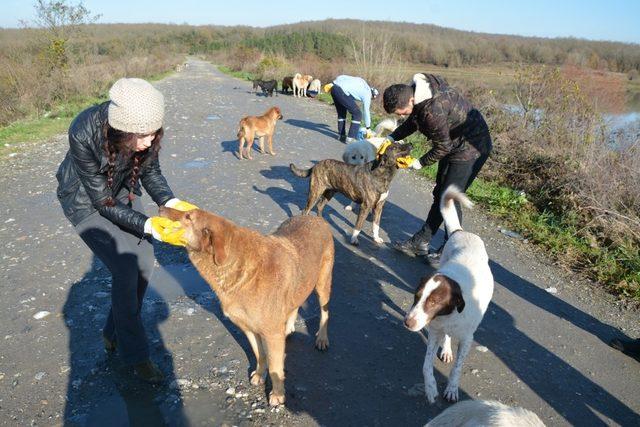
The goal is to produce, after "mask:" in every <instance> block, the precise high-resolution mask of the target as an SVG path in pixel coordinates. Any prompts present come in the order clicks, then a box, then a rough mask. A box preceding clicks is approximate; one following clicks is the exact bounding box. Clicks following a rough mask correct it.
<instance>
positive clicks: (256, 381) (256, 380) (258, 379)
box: [249, 371, 266, 385]
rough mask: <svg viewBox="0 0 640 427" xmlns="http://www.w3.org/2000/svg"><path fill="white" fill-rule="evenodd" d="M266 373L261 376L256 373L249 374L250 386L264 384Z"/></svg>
mask: <svg viewBox="0 0 640 427" xmlns="http://www.w3.org/2000/svg"><path fill="white" fill-rule="evenodd" d="M265 374H266V372H265V373H263V374H260V373H258V372H257V371H253V372H251V375H250V377H249V378H250V382H251V384H252V385H260V384H264V381H265V377H266V375H265Z"/></svg>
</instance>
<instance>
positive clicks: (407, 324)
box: [404, 315, 416, 330]
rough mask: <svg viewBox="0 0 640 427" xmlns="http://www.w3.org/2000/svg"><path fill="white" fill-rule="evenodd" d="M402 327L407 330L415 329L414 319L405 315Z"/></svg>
mask: <svg viewBox="0 0 640 427" xmlns="http://www.w3.org/2000/svg"><path fill="white" fill-rule="evenodd" d="M404 326H405V328H407V329H411V330H413V329H414V328H415V327H416V319H415V318H413V317H409V316H408V315H407V316H406V317H405V318H404Z"/></svg>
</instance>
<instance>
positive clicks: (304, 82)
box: [292, 73, 313, 98]
mask: <svg viewBox="0 0 640 427" xmlns="http://www.w3.org/2000/svg"><path fill="white" fill-rule="evenodd" d="M311 80H313V77H312V76H310V75H308V74H305V75H304V76H303V75H302V74H300V73H296V74H295V75H294V76H293V81H292V83H293V96H295V97H297V98H299V97H305V98H306V97H307V87H309V83H311Z"/></svg>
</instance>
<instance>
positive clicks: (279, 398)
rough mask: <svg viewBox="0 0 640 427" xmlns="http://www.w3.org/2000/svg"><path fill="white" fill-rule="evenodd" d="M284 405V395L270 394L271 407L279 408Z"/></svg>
mask: <svg viewBox="0 0 640 427" xmlns="http://www.w3.org/2000/svg"><path fill="white" fill-rule="evenodd" d="M283 403H284V394H276V393H274V392H271V393H269V405H271V406H278V405H282V404H283Z"/></svg>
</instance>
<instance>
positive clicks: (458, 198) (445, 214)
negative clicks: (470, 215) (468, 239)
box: [440, 185, 473, 235]
mask: <svg viewBox="0 0 640 427" xmlns="http://www.w3.org/2000/svg"><path fill="white" fill-rule="evenodd" d="M454 202H458V203H460V204H461V205H462V206H464V207H465V208H470V207H472V206H473V203H471V200H469V198H468V197H467V195H466V194H464V193H463V192H462V191H460V189H459V188H458V187H456V186H455V185H450V186H449V187H447V189H446V190H445V192H444V194H443V195H442V198H441V199H440V213H442V218H444V225H445V227H447V233H448V234H449V235H451V234H452V233H453V232H454V231H457V230H462V226H461V225H460V220H459V219H458V213H457V212H456V206H455V203H454Z"/></svg>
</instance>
